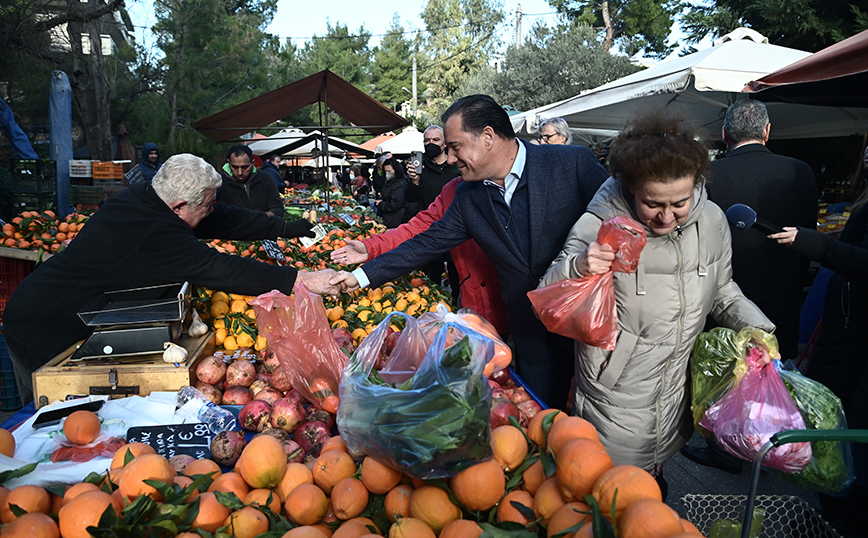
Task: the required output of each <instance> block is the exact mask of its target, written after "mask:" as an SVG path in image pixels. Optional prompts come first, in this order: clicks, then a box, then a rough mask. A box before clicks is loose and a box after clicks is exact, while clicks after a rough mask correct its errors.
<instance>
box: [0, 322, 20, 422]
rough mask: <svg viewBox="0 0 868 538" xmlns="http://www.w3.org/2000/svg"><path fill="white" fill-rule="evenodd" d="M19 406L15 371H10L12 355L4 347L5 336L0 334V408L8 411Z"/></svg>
mask: <svg viewBox="0 0 868 538" xmlns="http://www.w3.org/2000/svg"><path fill="white" fill-rule="evenodd" d="M20 407H21V397H20V395H19V394H18V384H17V383H16V382H15V372H13V371H12V357H10V355H9V348H8V347H6V337H5V336H4V335H3V334H0V410H2V411H10V410H13V409H18V408H20Z"/></svg>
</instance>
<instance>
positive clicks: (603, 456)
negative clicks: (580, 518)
mask: <svg viewBox="0 0 868 538" xmlns="http://www.w3.org/2000/svg"><path fill="white" fill-rule="evenodd" d="M561 422H563V421H561ZM559 424H560V423H559ZM555 460H556V462H557V470H556V471H555V476H557V477H558V484H560V486H561V495H563V497H564V499H565V500H568V501H572V500H581V499H582V495H590V494H591V490H593V489H594V484H595V483H596V482H597V479H598V478H600V476H602V474H603V473H605V472H606V471H608V470H609V469H611V468H612V467H614V466H615V464H614V463H612V458H611V457H610V456H609V453H608V452H606V449H605V448H603V445H602V444H600V443H599V442H598V441H592V440H590V439H582V438H579V439H573V440H572V441H570V442H568V443H567V444H565V445H564V446H563V447H562V448H561V449H560V451H559V452H558V454H557V456H556V457H555Z"/></svg>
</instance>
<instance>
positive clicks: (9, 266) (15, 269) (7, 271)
mask: <svg viewBox="0 0 868 538" xmlns="http://www.w3.org/2000/svg"><path fill="white" fill-rule="evenodd" d="M34 268H35V264H34V263H33V262H32V261H28V260H18V259H15V258H2V257H0V323H2V322H3V311H4V310H6V303H7V302H8V301H9V297H11V296H12V292H13V291H15V288H17V287H18V285H19V284H21V281H22V280H24V279H25V278H26V277H27V275H29V274H30V273H32V272H33V269H34ZM5 345H6V341H5V340H3V346H4V348H5ZM5 369H6V368H3V367H0V370H5Z"/></svg>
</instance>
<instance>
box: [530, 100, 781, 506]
mask: <svg viewBox="0 0 868 538" xmlns="http://www.w3.org/2000/svg"><path fill="white" fill-rule="evenodd" d="M698 134H699V131H698V129H697V128H696V127H694V126H693V125H691V124H689V123H687V122H686V121H685V120H683V119H682V118H680V117H679V116H676V115H673V114H671V113H668V112H666V111H661V112H655V113H650V114H647V115H644V116H640V117H639V118H637V119H636V120H635V121H633V122H632V123H631V124H630V125H629V127H628V128H627V129H625V130H624V131H623V132H622V133H621V134H620V135H619V136H618V138H617V139H615V141H614V142H613V143H612V148H611V150H610V152H609V171H610V173H611V177H610V178H609V179H608V180H607V181H606V182H605V183H604V184H603V186H602V187H600V190H599V191H597V194H596V196H594V199H593V200H591V203H589V204H588V209H587V212H586V213H585V214H584V215H582V216H581V218H579V219H578V221H577V222H576V223H575V226H573V228H572V230H570V234H569V237H568V238H567V240H566V242H565V244H564V247H563V250H562V251H561V253H560V254H559V255H558V256H557V258H555V260H554V261H553V262H552V264H551V267H549V269H548V271H547V272H546V273H545V275H544V276H543V278H542V279H541V281H540V284H539V285H540V287H544V286H548V285H551V284H554V283H556V282H558V281H561V280H564V279H573V278H581V277H583V276H588V275H593V274H600V273H605V272H607V271H609V270H610V267H611V265H612V262H613V261H614V259H615V255H616V254H615V251H614V250H613V249H612V247H610V246H608V245H600V244H599V243H597V241H596V238H597V233H598V232H599V229H600V226H601V225H602V223H603V222H605V221H607V220H609V219H611V218H613V217H616V216H621V215H626V216H628V217H630V218H632V219H633V220H635V221H637V222H639V223H641V224H642V225H644V228H645V232H646V234H647V245H646V246H645V248H644V250H643V251H642V256H641V258H640V262H639V266H638V268H637V269H636V271H635V274H626V273H615V275H614V286H615V297H616V301H617V314H618V341H617V343H616V346H615V349H614V350H613V351H606V350H604V349H601V348H597V347H593V346H590V345H587V344H583V343H580V342H579V343H577V344H576V357H575V380H576V394H575V405H574V410H573V412H574V414H576V415H578V416H580V417H583V418H584V419H586V420H588V421H590V422H591V423H592V424H593V425H594V426H595V427H596V428H597V432H598V433H599V435H600V441H601V442H602V443H603V445H604V446H605V447H606V449H607V450H608V451H609V455H611V457H612V461H613V462H614V463H615V465H622V464H629V465H635V466H637V467H641V468H642V469H646V470H647V471H649V472H650V473H651V474H652V475H654V476H655V477H657V480H658V483H659V484H660V488H661V490H662V491H663V495H664V498H665V496H666V490H667V484H666V481H665V479H664V478H663V464H664V463H665V462H666V460H668V459H669V458H670V457H671V456H672V455H674V454H675V453H676V452H678V450H679V449H680V448H681V447H682V446H683V445H684V444H685V443H686V442H687V440H688V439H690V437H691V435H692V434H693V420H692V416H691V413H690V405H689V404H690V395H689V390H688V360H689V358H690V352H691V349H692V348H693V343H694V341H695V340H696V338H697V336H699V334H700V333H701V332H702V329H703V327H704V325H705V318H706V316H708V315H709V314H710V315H711V316H712V317H714V319H715V320H717V321H718V322H719V323H720V324H721V325H723V326H726V327H730V328H732V329H735V330H740V329H742V328H744V327H747V326H753V327H759V328H762V329H765V330H767V331H773V330H774V325H773V324H772V323H771V322H770V321H769V319H768V318H767V317H766V316H765V315H764V314H763V313H762V311H761V310H760V309H759V308H757V306H756V305H754V304H753V303H752V302H750V300H748V299H747V298H746V297H745V296H744V295H743V294H742V293H741V290H740V289H739V287H738V285H737V284H736V283H735V282H733V281H732V269H731V267H730V256H731V249H730V235H729V225H728V224H727V221H726V217H725V216H724V214H723V211H721V210H720V208H719V207H717V206H716V205H715V204H713V203H711V202H709V201H708V199H707V195H706V192H705V176H706V174H707V172H708V164H709V163H708V152H707V150H706V148H705V147H704V145H703V144H701V143H700V142H698V141H697V136H698ZM765 355H766V362H767V361H768V360H770V359H771V358H770V357H768V353H767V352H766V354H765Z"/></svg>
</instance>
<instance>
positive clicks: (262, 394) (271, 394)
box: [253, 387, 283, 406]
mask: <svg viewBox="0 0 868 538" xmlns="http://www.w3.org/2000/svg"><path fill="white" fill-rule="evenodd" d="M281 398H283V393H282V392H280V391H279V390H277V389H276V388H274V387H266V388H264V389H262V390H260V391H259V392H257V393H256V396H254V397H253V399H254V400H262V401H263V402H268V403H269V405H271V406H274V402H276V401H277V400H279V399H281Z"/></svg>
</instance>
